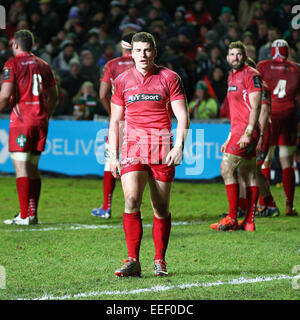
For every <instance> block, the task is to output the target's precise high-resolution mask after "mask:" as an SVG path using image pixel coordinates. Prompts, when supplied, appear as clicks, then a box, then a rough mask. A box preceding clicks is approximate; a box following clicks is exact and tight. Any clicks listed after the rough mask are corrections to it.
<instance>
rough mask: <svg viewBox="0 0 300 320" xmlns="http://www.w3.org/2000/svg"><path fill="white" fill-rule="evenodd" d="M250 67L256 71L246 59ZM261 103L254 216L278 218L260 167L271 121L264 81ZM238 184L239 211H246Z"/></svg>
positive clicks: (265, 150)
mask: <svg viewBox="0 0 300 320" xmlns="http://www.w3.org/2000/svg"><path fill="white" fill-rule="evenodd" d="M246 63H247V64H248V65H249V66H250V67H252V68H254V69H257V65H256V63H255V62H254V60H253V59H251V58H250V57H248V59H247V62H246ZM262 89H263V93H262V102H261V111H260V114H259V119H258V122H259V125H260V138H259V140H258V143H257V147H256V163H257V184H258V186H259V208H258V210H257V212H256V215H258V216H262V217H266V216H272V217H278V216H279V214H280V212H279V209H278V208H277V206H276V203H275V200H274V199H273V196H272V193H271V190H270V183H269V181H268V180H267V179H266V177H265V176H264V175H263V174H262V172H261V167H262V165H263V163H264V160H265V158H266V156H267V154H268V151H269V147H270V143H271V138H272V132H271V121H270V111H271V94H270V89H269V87H268V86H267V84H266V82H265V81H262ZM239 184H240V189H239V190H240V200H239V207H240V210H244V211H246V210H247V206H248V204H247V199H246V192H245V190H244V189H245V188H243V187H242V186H243V181H242V180H239Z"/></svg>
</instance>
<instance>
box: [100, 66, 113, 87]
mask: <svg viewBox="0 0 300 320" xmlns="http://www.w3.org/2000/svg"><path fill="white" fill-rule="evenodd" d="M111 79H112V75H111V71H110V63H109V62H107V63H106V65H105V66H104V72H103V75H102V77H101V78H100V81H103V82H107V83H111Z"/></svg>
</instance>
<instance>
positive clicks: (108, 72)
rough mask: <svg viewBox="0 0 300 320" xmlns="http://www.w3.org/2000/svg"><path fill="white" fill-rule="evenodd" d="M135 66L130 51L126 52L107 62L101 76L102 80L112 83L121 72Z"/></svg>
mask: <svg viewBox="0 0 300 320" xmlns="http://www.w3.org/2000/svg"><path fill="white" fill-rule="evenodd" d="M133 66H134V61H133V59H132V57H131V54H130V53H129V54H125V55H123V56H122V57H118V58H115V59H112V60H110V61H108V62H107V63H106V64H105V67H104V73H103V76H102V77H101V78H100V81H103V82H107V83H111V84H112V83H113V81H114V80H115V79H116V77H117V76H118V75H119V74H121V73H122V72H124V71H126V70H127V69H129V68H132V67H133Z"/></svg>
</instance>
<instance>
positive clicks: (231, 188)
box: [225, 183, 239, 220]
mask: <svg viewBox="0 0 300 320" xmlns="http://www.w3.org/2000/svg"><path fill="white" fill-rule="evenodd" d="M225 188H226V192H227V198H228V204H229V213H228V216H229V217H230V218H232V219H235V220H236V218H237V211H238V207H239V184H238V183H233V184H226V185H225Z"/></svg>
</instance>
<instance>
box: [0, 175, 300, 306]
mask: <svg viewBox="0 0 300 320" xmlns="http://www.w3.org/2000/svg"><path fill="white" fill-rule="evenodd" d="M0 190H1V202H0V220H1V223H0V266H2V267H0V271H1V272H2V278H1V276H0V299H1V300H6V299H13V300H14V299H62V300H64V299H71V300H75V299H76V300H77V299H101V300H120V299H123V300H136V299H139V300H146V299H149V300H169V299H170V300H171V299H172V300H173V299H176V300H181V299H184V300H189V299H191V300H194V299H197V300H200V299H214V300H221V299H234V300H235V299H236V300H242V299H259V300H265V299H277V300H278V299H279V300H285V299H290V300H299V299H300V279H299V278H300V276H299V275H300V251H299V247H300V237H299V234H300V223H299V222H300V220H299V217H289V218H287V217H285V216H284V201H285V200H284V191H283V189H282V187H281V188H276V187H272V192H273V195H274V198H275V200H276V202H277V205H278V206H279V208H280V210H281V216H280V217H279V218H256V228H257V231H255V232H244V231H236V232H214V231H212V230H210V228H209V225H210V223H213V222H217V221H218V220H219V219H220V217H219V215H220V214H221V213H223V212H226V211H227V207H228V206H227V199H226V193H225V188H224V186H223V184H222V183H219V184H218V183H209V184H204V183H181V182H175V183H174V184H173V189H172V195H171V212H172V220H173V226H172V231H171V238H170V242H169V248H168V251H167V262H168V265H167V267H168V271H169V276H168V277H165V278H157V277H154V275H153V258H154V245H153V240H152V235H151V232H152V228H151V224H152V215H153V213H152V210H151V205H150V198H149V189H148V187H147V188H146V190H145V194H144V200H143V204H142V209H141V212H142V216H143V225H144V236H143V240H142V247H141V257H140V260H141V265H142V277H141V278H128V279H118V278H116V277H115V276H114V270H115V269H117V268H118V267H120V266H121V264H122V262H121V259H122V258H125V257H126V254H127V250H126V245H125V238H124V233H123V229H122V227H121V224H122V212H123V193H122V190H121V185H120V183H119V182H118V183H117V186H116V189H115V192H114V196H113V205H112V218H111V219H110V220H104V219H100V218H96V217H93V216H91V214H90V211H91V209H92V208H94V207H98V206H99V205H100V203H101V201H102V180H100V179H99V180H92V179H84V178H49V177H43V180H42V193H41V199H40V206H39V220H40V222H41V223H40V224H39V225H37V226H7V225H5V224H3V223H2V221H3V220H5V219H9V218H12V217H13V215H14V214H15V213H16V212H18V208H19V204H18V200H17V193H16V187H15V179H14V177H12V176H9V177H0ZM299 191H300V190H299V187H297V188H296V194H295V208H297V209H298V210H300V192H299ZM297 266H298V267H297ZM293 271H294V272H293ZM1 279H2V280H1ZM1 286H2V287H1Z"/></svg>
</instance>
